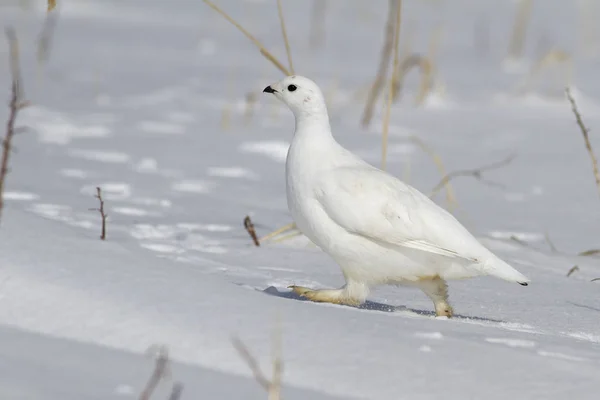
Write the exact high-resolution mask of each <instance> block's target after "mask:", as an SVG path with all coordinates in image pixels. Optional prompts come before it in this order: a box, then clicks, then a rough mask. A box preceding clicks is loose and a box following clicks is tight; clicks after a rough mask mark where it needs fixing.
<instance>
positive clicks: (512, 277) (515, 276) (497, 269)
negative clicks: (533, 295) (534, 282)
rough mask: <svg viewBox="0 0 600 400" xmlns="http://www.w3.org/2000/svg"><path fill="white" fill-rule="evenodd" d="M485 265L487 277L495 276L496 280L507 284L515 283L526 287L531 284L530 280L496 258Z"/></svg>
mask: <svg viewBox="0 0 600 400" xmlns="http://www.w3.org/2000/svg"><path fill="white" fill-rule="evenodd" d="M485 264H486V270H487V271H488V273H489V275H491V276H495V277H496V278H500V279H503V280H505V281H508V282H517V283H518V284H519V285H522V286H527V285H528V284H529V282H531V279H529V278H528V277H526V276H525V275H523V274H522V273H520V272H519V271H517V270H516V269H515V268H513V267H511V266H510V265H509V264H508V263H506V262H504V261H502V260H501V259H500V258H498V257H496V256H494V257H493V258H492V259H490V260H489V261H487V262H486V263H485Z"/></svg>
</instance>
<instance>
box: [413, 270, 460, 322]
mask: <svg viewBox="0 0 600 400" xmlns="http://www.w3.org/2000/svg"><path fill="white" fill-rule="evenodd" d="M418 286H419V288H420V289H421V290H422V291H423V292H425V294H426V295H427V296H428V297H429V298H430V299H431V300H432V301H433V306H434V307H435V315H436V316H438V317H448V318H450V317H452V314H453V313H454V311H453V310H452V307H451V306H450V304H448V284H447V283H446V281H445V280H443V279H442V278H440V277H439V276H436V277H435V278H429V279H421V280H420V281H419V283H418Z"/></svg>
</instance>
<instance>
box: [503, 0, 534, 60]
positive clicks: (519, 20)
mask: <svg viewBox="0 0 600 400" xmlns="http://www.w3.org/2000/svg"><path fill="white" fill-rule="evenodd" d="M532 6H533V0H521V1H520V2H519V5H518V7H519V8H518V9H517V15H516V17H515V25H514V26H513V30H512V35H511V38H510V44H509V47H508V56H509V57H510V58H513V59H518V58H521V56H522V54H523V45H524V43H525V34H526V30H527V25H529V20H530V19H531V18H530V17H531V9H532Z"/></svg>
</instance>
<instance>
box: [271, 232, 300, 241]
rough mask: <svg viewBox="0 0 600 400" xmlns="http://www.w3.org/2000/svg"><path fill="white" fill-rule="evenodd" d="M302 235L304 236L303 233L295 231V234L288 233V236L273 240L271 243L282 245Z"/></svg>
mask: <svg viewBox="0 0 600 400" xmlns="http://www.w3.org/2000/svg"><path fill="white" fill-rule="evenodd" d="M300 235H302V232H300V231H295V232H292V233H288V234H287V235H284V236H280V237H279V238H277V239H273V240H271V243H281V242H285V241H286V240H289V239H291V238H294V237H296V236H300Z"/></svg>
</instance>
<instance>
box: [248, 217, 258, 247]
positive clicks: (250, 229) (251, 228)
mask: <svg viewBox="0 0 600 400" xmlns="http://www.w3.org/2000/svg"><path fill="white" fill-rule="evenodd" d="M244 228H246V232H248V235H250V237H251V238H252V241H253V242H254V245H255V246H256V247H259V246H260V241H259V240H258V237H257V236H256V230H255V229H254V224H253V223H252V220H251V219H250V216H248V215H246V218H244Z"/></svg>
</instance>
